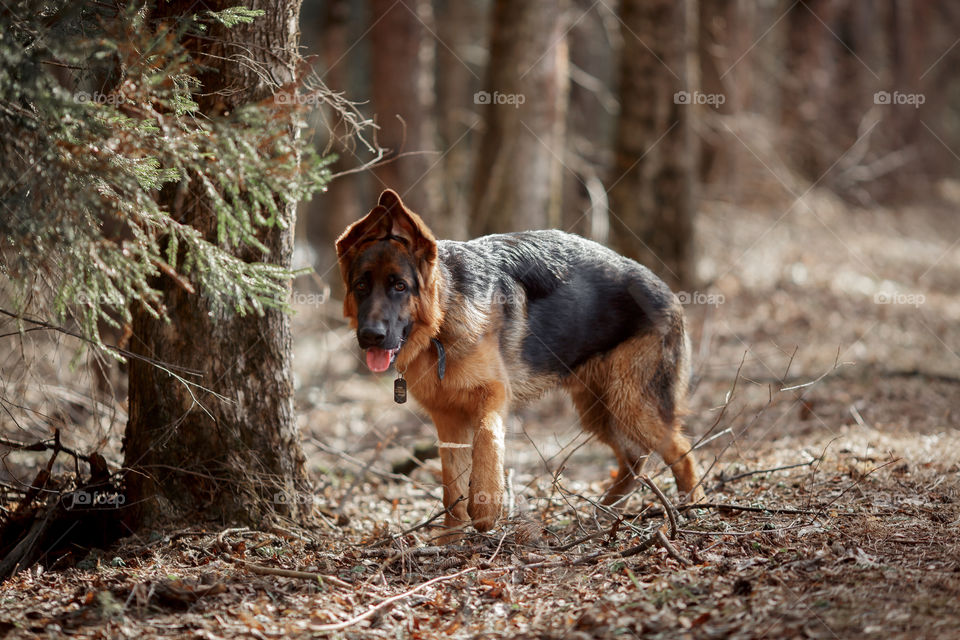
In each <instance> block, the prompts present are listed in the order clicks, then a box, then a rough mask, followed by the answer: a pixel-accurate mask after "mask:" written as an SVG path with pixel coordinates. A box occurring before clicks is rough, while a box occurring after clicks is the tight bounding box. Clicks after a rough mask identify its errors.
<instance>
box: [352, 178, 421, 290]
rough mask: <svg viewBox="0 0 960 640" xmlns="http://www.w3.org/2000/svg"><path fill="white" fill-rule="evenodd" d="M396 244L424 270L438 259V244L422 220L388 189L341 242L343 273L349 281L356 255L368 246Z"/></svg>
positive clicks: (394, 192) (353, 225) (354, 224)
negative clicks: (349, 269)
mask: <svg viewBox="0 0 960 640" xmlns="http://www.w3.org/2000/svg"><path fill="white" fill-rule="evenodd" d="M377 240H396V241H399V242H400V243H401V244H403V245H405V246H406V247H407V249H408V250H409V251H410V253H411V254H413V257H414V258H415V259H416V260H417V261H418V262H419V263H420V265H421V267H429V266H432V265H433V263H434V261H436V259H437V241H436V239H435V238H434V237H433V233H432V232H431V231H430V229H429V227H427V225H426V224H425V223H424V222H423V220H421V219H420V216H418V215H417V214H415V213H414V212H412V211H410V210H409V209H407V207H406V206H405V205H404V204H403V201H402V200H400V196H398V195H397V193H396V191H393V190H392V189H387V190H386V191H384V192H383V193H382V194H380V202H379V204H377V206H375V207H374V208H373V209H372V210H371V211H370V213H368V214H367V215H365V216H364V217H363V218H361V219H360V220H358V221H357V222H354V223H353V224H352V225H350V226H349V227H347V230H346V231H344V232H343V235H341V236H340V237H339V238H338V239H337V258H339V260H340V271H341V274H342V275H343V277H344V281H346V278H347V271H346V270H347V267H348V265H349V264H350V262H351V261H352V260H353V258H354V255H353V254H354V252H355V251H357V250H359V249H360V247H361V246H363V245H364V244H366V243H368V242H376V241H377Z"/></svg>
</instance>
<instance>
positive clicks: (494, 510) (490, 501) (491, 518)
mask: <svg viewBox="0 0 960 640" xmlns="http://www.w3.org/2000/svg"><path fill="white" fill-rule="evenodd" d="M502 506H503V491H502V490H498V491H491V492H488V491H477V492H476V493H472V494H471V495H470V505H469V506H468V507H467V513H468V514H470V520H471V521H472V522H473V528H474V529H476V530H477V531H487V530H489V529H492V528H493V527H494V525H496V524H497V519H498V518H499V517H500V511H501V508H502Z"/></svg>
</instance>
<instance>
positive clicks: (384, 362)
mask: <svg viewBox="0 0 960 640" xmlns="http://www.w3.org/2000/svg"><path fill="white" fill-rule="evenodd" d="M397 351H400V347H397V348H396V349H380V348H379V347H370V348H369V349H367V367H368V368H369V369H370V371H373V372H374V373H383V372H384V371H386V370H387V369H389V368H390V365H391V364H392V363H393V359H394V358H396V357H397Z"/></svg>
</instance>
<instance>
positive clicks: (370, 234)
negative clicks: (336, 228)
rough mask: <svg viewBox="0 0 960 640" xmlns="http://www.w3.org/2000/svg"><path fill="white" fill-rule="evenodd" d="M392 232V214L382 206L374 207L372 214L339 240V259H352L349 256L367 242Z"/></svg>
mask: <svg viewBox="0 0 960 640" xmlns="http://www.w3.org/2000/svg"><path fill="white" fill-rule="evenodd" d="M389 231H390V214H389V212H388V211H387V210H386V209H384V208H383V207H381V206H379V205H378V206H376V207H374V208H373V209H372V210H371V211H370V213H368V214H367V215H365V216H364V217H362V218H360V219H359V220H357V221H356V222H354V223H353V224H352V225H350V226H349V227H347V230H346V231H344V232H343V233H342V234H341V235H340V237H339V238H337V257H338V258H340V259H341V260H343V259H345V258H346V259H347V260H348V261H349V260H350V259H351V258H352V256H350V255H349V254H350V253H351V252H352V251H353V250H354V249H357V248H359V246H360V244H361V243H363V242H364V241H365V240H370V241H372V240H376V239H377V238H381V237H383V236H385V235H387V234H388V233H389Z"/></svg>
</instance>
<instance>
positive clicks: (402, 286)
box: [393, 280, 407, 291]
mask: <svg viewBox="0 0 960 640" xmlns="http://www.w3.org/2000/svg"><path fill="white" fill-rule="evenodd" d="M393 288H394V289H396V290H397V291H406V290H407V283H406V282H404V281H403V280H397V281H396V282H394V283H393Z"/></svg>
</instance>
